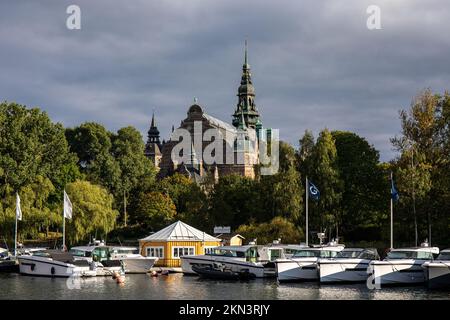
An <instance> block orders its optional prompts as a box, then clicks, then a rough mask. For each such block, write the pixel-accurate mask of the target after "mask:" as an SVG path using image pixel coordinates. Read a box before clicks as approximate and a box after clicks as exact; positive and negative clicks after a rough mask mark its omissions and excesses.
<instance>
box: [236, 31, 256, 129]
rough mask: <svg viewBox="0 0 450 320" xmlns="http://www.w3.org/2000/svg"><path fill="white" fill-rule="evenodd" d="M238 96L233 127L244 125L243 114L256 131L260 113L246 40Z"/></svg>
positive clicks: (247, 122) (248, 124)
mask: <svg viewBox="0 0 450 320" xmlns="http://www.w3.org/2000/svg"><path fill="white" fill-rule="evenodd" d="M237 96H238V103H237V106H236V109H235V111H234V114H233V126H235V127H236V128H238V127H239V126H240V125H242V123H241V122H242V120H241V119H242V117H241V114H243V115H244V119H245V124H246V125H247V127H249V128H253V129H255V128H256V124H257V123H258V120H259V112H258V109H257V108H256V104H255V88H254V87H253V83H252V75H251V73H250V65H249V64H248V60H247V40H245V53H244V65H243V66H242V77H241V85H240V86H239V89H238V94H237Z"/></svg>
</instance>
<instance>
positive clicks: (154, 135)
mask: <svg viewBox="0 0 450 320" xmlns="http://www.w3.org/2000/svg"><path fill="white" fill-rule="evenodd" d="M147 137H148V139H147V144H149V143H156V144H157V145H158V146H161V142H160V140H159V130H158V128H157V127H156V121H155V111H153V115H152V122H151V124H150V129H149V130H148V133H147Z"/></svg>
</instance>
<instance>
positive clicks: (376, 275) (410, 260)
mask: <svg viewBox="0 0 450 320" xmlns="http://www.w3.org/2000/svg"><path fill="white" fill-rule="evenodd" d="M437 254H439V248H436V247H427V246H423V247H416V248H403V249H392V250H391V251H390V252H389V253H388V255H387V257H386V258H385V259H384V260H383V261H372V262H371V263H370V264H369V270H370V271H369V272H371V276H372V281H373V284H374V285H375V286H376V285H380V286H383V285H418V284H423V283H424V282H425V276H424V270H423V269H422V265H423V264H424V263H425V262H427V261H432V260H433V258H434V256H433V255H437Z"/></svg>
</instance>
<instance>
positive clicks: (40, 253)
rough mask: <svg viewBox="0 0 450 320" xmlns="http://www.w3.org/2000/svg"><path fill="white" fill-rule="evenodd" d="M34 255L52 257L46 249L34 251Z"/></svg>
mask: <svg viewBox="0 0 450 320" xmlns="http://www.w3.org/2000/svg"><path fill="white" fill-rule="evenodd" d="M33 256H37V257H47V258H50V254H49V253H48V252H46V251H35V252H33Z"/></svg>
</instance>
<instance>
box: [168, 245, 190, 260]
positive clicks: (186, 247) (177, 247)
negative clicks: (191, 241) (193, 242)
mask: <svg viewBox="0 0 450 320" xmlns="http://www.w3.org/2000/svg"><path fill="white" fill-rule="evenodd" d="M175 249H178V251H179V249H183V255H185V254H184V249H188V254H187V255H186V256H193V255H195V246H173V247H172V259H180V252H178V256H177V257H175ZM189 249H192V254H189Z"/></svg>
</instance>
